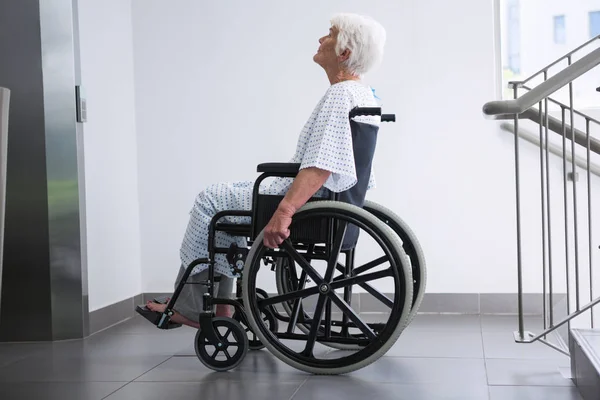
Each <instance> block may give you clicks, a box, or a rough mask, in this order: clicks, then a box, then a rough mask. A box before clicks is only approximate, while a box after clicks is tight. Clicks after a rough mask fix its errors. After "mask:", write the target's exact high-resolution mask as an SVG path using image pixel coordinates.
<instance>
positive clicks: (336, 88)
mask: <svg viewBox="0 0 600 400" xmlns="http://www.w3.org/2000/svg"><path fill="white" fill-rule="evenodd" d="M375 106H377V100H376V99H375V97H374V95H373V91H372V90H371V89H370V88H369V87H367V86H365V85H363V84H362V83H359V82H356V81H345V82H341V83H337V84H334V85H332V86H330V87H329V89H328V90H327V92H326V93H325V95H324V96H323V98H322V99H321V100H320V101H319V103H318V104H317V106H316V107H315V109H314V111H313V113H312V114H311V116H310V118H309V119H308V121H307V122H306V124H305V125H304V128H303V129H302V131H301V133H300V136H299V138H298V143H297V146H296V152H295V154H294V156H293V157H292V159H291V160H290V161H289V162H291V163H300V169H304V168H309V167H317V168H320V169H324V170H328V171H331V172H332V174H331V175H330V176H329V178H328V179H327V181H326V182H325V184H324V185H323V186H324V187H325V188H327V189H329V190H331V191H333V192H342V191H344V190H347V189H349V188H351V187H352V186H354V184H356V182H357V178H356V171H355V166H354V154H353V150H352V132H351V130H350V122H349V118H348V114H349V112H350V110H351V109H353V108H354V107H375ZM356 120H357V121H361V122H366V123H372V124H375V125H377V124H379V121H380V118H379V117H367V116H364V117H357V118H356ZM291 184H292V178H274V179H273V180H272V181H270V182H267V181H263V182H261V186H260V193H264V194H273V195H284V194H285V193H286V192H287V191H288V189H289V188H290V186H291ZM374 186H375V178H374V174H373V173H371V177H370V180H369V189H371V188H373V187H374ZM253 188H254V181H244V182H227V183H217V184H213V185H210V186H208V187H207V188H205V189H204V190H203V191H202V192H200V193H199V194H198V196H197V197H196V199H195V201H194V205H193V207H192V210H191V211H190V220H189V223H188V226H187V229H186V232H185V236H184V239H183V243H182V245H181V250H180V256H181V262H182V265H183V266H187V265H189V264H190V263H191V262H192V261H194V260H196V259H198V258H208V231H209V225H210V221H211V219H212V218H213V216H214V215H215V214H216V213H217V212H219V211H224V210H251V208H252V191H253ZM320 192H322V190H321V191H320ZM320 192H318V193H317V194H316V195H317V196H318V195H319V193H320ZM219 222H230V223H250V218H249V217H226V218H223V219H221V220H220V221H219ZM215 239H216V245H217V246H218V247H225V248H228V247H229V246H230V245H231V244H232V243H236V244H237V245H238V246H245V245H246V240H245V238H241V237H233V236H231V235H228V234H226V233H224V232H217V233H216V235H215ZM207 268H208V265H204V264H203V265H198V266H196V267H195V268H194V270H193V271H192V275H195V274H198V273H200V272H202V271H203V270H205V269H207ZM215 272H216V273H219V274H223V275H226V276H229V277H233V276H234V275H233V273H232V271H231V268H230V267H229V264H228V262H227V260H226V259H225V255H224V254H217V255H216V256H215Z"/></svg>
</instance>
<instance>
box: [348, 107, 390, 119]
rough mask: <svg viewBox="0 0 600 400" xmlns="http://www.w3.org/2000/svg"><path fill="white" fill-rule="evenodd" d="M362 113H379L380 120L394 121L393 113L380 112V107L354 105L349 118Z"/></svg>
mask: <svg viewBox="0 0 600 400" xmlns="http://www.w3.org/2000/svg"><path fill="white" fill-rule="evenodd" d="M363 115H380V116H381V122H396V115H395V114H382V113H381V107H356V108H354V109H353V110H352V111H350V118H354V117H358V116H363Z"/></svg>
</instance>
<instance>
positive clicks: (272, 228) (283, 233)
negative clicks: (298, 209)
mask: <svg viewBox="0 0 600 400" xmlns="http://www.w3.org/2000/svg"><path fill="white" fill-rule="evenodd" d="M293 216H294V210H293V209H292V208H291V207H285V206H283V207H282V205H280V206H279V208H277V211H275V213H274V214H273V216H272V217H271V220H270V221H269V223H268V224H267V226H266V227H265V230H264V237H263V244H264V245H265V246H266V247H268V248H270V249H274V248H276V247H279V245H280V244H281V243H283V241H284V240H286V239H287V238H288V237H289V236H290V230H289V227H290V225H291V223H292V217H293Z"/></svg>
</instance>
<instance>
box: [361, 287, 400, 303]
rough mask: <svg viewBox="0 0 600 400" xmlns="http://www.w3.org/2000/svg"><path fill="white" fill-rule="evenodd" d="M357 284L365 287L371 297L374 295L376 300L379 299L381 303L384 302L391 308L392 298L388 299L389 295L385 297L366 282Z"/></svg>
mask: <svg viewBox="0 0 600 400" xmlns="http://www.w3.org/2000/svg"><path fill="white" fill-rule="evenodd" d="M359 286H360V287H362V288H363V289H365V290H366V291H367V292H369V293H370V294H371V295H372V296H373V297H375V298H376V299H377V300H379V301H381V302H382V303H383V304H385V305H386V306H388V307H389V308H392V307H393V306H394V302H393V301H392V300H390V298H389V297H387V296H386V295H384V294H383V293H381V292H379V291H378V290H377V289H375V288H374V287H373V286H371V285H369V284H368V283H359Z"/></svg>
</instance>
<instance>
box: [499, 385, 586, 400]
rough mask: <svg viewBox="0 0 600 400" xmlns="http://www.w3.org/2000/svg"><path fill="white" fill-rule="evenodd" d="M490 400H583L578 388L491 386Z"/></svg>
mask: <svg viewBox="0 0 600 400" xmlns="http://www.w3.org/2000/svg"><path fill="white" fill-rule="evenodd" d="M490 400H582V398H581V396H580V395H579V391H578V390H577V388H576V387H548V386H491V387H490Z"/></svg>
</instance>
